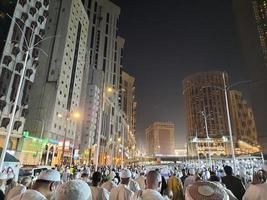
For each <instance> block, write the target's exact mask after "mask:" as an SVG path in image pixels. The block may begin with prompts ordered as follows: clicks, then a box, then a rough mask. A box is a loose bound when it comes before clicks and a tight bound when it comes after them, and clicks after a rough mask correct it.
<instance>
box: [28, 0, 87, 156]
mask: <svg viewBox="0 0 267 200" xmlns="http://www.w3.org/2000/svg"><path fill="white" fill-rule="evenodd" d="M49 12H50V15H49V17H48V24H47V27H46V34H47V35H50V36H55V37H53V38H52V39H51V40H47V41H46V42H44V43H43V45H42V48H43V49H44V50H45V51H46V52H47V53H48V57H42V59H40V60H39V65H40V69H39V70H38V71H37V74H36V77H37V80H36V81H35V83H34V84H33V87H32V93H31V96H30V106H29V115H28V117H27V121H26V124H25V129H26V130H28V131H29V132H30V134H31V135H33V136H36V137H39V138H48V139H52V140H56V141H59V146H57V147H54V146H52V147H51V148H58V149H57V150H58V151H60V148H61V150H62V145H60V141H63V140H64V138H66V143H68V144H69V149H68V151H67V152H65V155H66V157H70V154H71V151H72V150H71V148H73V146H74V142H75V138H76V137H78V135H79V133H78V132H77V131H78V120H79V119H78V120H77V119H75V118H74V117H75V116H74V115H75V113H77V112H80V103H81V95H82V87H83V74H84V72H85V70H87V69H86V67H88V66H86V56H87V38H88V27H89V19H88V17H87V13H86V11H85V9H84V7H83V4H82V2H81V1H80V0H64V1H52V2H51V6H50V10H49ZM61 143H62V142H61ZM60 146H61V147H60ZM53 150H54V151H56V149H53ZM48 151H50V149H49V150H48ZM58 155H59V154H58ZM59 157H60V156H58V157H57V158H56V159H57V160H59Z"/></svg>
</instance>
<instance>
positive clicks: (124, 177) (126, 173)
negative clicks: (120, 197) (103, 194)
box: [121, 169, 132, 185]
mask: <svg viewBox="0 0 267 200" xmlns="http://www.w3.org/2000/svg"><path fill="white" fill-rule="evenodd" d="M131 177H132V173H131V171H130V170H129V169H123V170H121V183H122V184H124V185H128V184H129V181H130V178H131Z"/></svg>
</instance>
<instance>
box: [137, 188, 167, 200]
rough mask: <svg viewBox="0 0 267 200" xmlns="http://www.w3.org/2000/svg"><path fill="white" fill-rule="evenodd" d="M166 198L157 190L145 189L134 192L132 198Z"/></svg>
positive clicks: (164, 199) (149, 199) (160, 199)
mask: <svg viewBox="0 0 267 200" xmlns="http://www.w3.org/2000/svg"><path fill="white" fill-rule="evenodd" d="M167 199H168V198H165V197H163V196H162V195H161V194H160V193H159V192H158V191H156V190H151V189H146V190H143V191H141V190H140V191H138V192H136V193H135V194H134V197H133V199H132V200H167Z"/></svg>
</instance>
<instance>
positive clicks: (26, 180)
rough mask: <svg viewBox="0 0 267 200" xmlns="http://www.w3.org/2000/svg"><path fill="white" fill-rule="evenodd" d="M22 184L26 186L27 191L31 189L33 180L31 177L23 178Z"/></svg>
mask: <svg viewBox="0 0 267 200" xmlns="http://www.w3.org/2000/svg"><path fill="white" fill-rule="evenodd" d="M20 184H22V185H24V186H25V187H26V188H27V189H31V187H32V178H31V177H30V176H26V177H23V178H22V179H21V181H20Z"/></svg>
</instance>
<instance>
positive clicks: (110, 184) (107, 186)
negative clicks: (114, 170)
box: [101, 181, 117, 192]
mask: <svg viewBox="0 0 267 200" xmlns="http://www.w3.org/2000/svg"><path fill="white" fill-rule="evenodd" d="M101 187H102V188H105V189H106V190H107V191H109V192H110V191H111V190H112V188H115V187H117V185H116V183H114V182H113V181H107V182H105V183H103V184H102V185H101Z"/></svg>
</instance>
